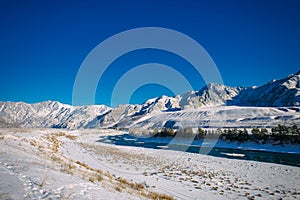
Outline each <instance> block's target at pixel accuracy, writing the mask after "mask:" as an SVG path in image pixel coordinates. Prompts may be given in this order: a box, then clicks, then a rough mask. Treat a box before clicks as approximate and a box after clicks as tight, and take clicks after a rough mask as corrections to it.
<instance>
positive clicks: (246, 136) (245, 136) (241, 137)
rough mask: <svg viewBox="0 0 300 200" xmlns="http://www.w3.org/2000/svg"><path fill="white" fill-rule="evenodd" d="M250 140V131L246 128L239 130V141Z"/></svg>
mask: <svg viewBox="0 0 300 200" xmlns="http://www.w3.org/2000/svg"><path fill="white" fill-rule="evenodd" d="M248 140H249V134H248V131H247V130H246V129H245V128H244V130H238V135H237V141H239V142H245V141H248Z"/></svg>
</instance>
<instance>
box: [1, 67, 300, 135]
mask: <svg viewBox="0 0 300 200" xmlns="http://www.w3.org/2000/svg"><path fill="white" fill-rule="evenodd" d="M298 106H300V72H298V73H296V74H293V75H290V76H288V77H287V78H284V79H281V80H273V81H270V82H268V83H267V84H265V85H263V86H260V87H229V86H225V85H222V84H216V83H210V84H208V85H207V86H205V87H203V88H202V89H201V90H199V91H188V92H187V93H185V94H183V95H177V96H175V97H168V96H161V97H156V98H152V99H149V100H147V101H146V102H145V103H144V104H142V105H130V104H126V105H120V106H118V107H117V108H109V107H107V106H104V105H90V106H70V105H66V104H61V103H59V102H56V101H45V102H41V103H35V104H27V103H22V102H16V103H14V102H0V127H52V128H53V127H55V128H69V129H77V128H97V127H121V128H129V127H132V126H133V127H135V126H138V127H141V126H144V127H158V126H159V127H162V126H165V125H166V123H169V124H170V123H171V124H173V125H174V126H184V125H187V126H194V127H199V126H202V127H207V126H208V127H224V124H226V126H229V127H249V126H270V127H271V126H276V125H277V124H279V123H283V124H287V123H288V124H292V123H296V124H297V123H299V122H300V116H299V110H300V108H299V107H298Z"/></svg>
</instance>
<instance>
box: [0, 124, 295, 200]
mask: <svg viewBox="0 0 300 200" xmlns="http://www.w3.org/2000/svg"><path fill="white" fill-rule="evenodd" d="M120 134H123V133H121V132H117V131H114V130H60V129H1V130H0V199H300V186H299V177H300V168H299V167H292V166H285V165H278V164H272V163H262V162H255V161H246V160H233V159H226V158H216V157H211V156H207V155H201V154H192V153H187V152H178V151H171V150H162V149H149V148H148V149H147V148H141V147H127V146H116V145H113V144H109V143H107V144H106V143H102V142H97V141H98V140H99V137H103V136H107V135H120ZM24 197H25V198H24Z"/></svg>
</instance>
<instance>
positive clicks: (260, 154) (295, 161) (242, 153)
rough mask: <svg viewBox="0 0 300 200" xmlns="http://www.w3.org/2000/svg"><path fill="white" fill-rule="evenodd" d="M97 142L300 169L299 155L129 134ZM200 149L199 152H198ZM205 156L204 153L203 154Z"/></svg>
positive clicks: (101, 138)
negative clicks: (159, 139) (190, 143)
mask: <svg viewBox="0 0 300 200" xmlns="http://www.w3.org/2000/svg"><path fill="white" fill-rule="evenodd" d="M97 142H103V143H109V144H115V145H122V146H133V147H144V148H151V149H168V150H176V151H186V152H190V153H200V154H203V153H202V152H206V151H205V150H207V151H209V153H208V154H207V155H209V156H215V157H222V158H229V159H240V160H253V161H259V162H269V163H276V164H283V165H291V166H298V167H300V154H290V153H278V152H268V151H258V150H242V149H230V148H219V147H214V148H209V147H201V146H195V145H193V146H186V145H178V144H169V143H162V142H160V143H159V142H151V141H149V140H147V139H146V138H139V137H134V136H132V135H129V134H124V135H114V136H101V137H100V139H99V140H98V141H97ZM200 149H201V151H200ZM205 154H206V153H205Z"/></svg>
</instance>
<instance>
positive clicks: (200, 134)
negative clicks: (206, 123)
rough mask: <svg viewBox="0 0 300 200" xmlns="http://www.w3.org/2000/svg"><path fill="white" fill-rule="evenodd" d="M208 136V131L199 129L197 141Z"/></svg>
mask: <svg viewBox="0 0 300 200" xmlns="http://www.w3.org/2000/svg"><path fill="white" fill-rule="evenodd" d="M206 134H207V131H205V130H203V129H202V128H198V133H197V135H196V139H204V138H205V136H206Z"/></svg>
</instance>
